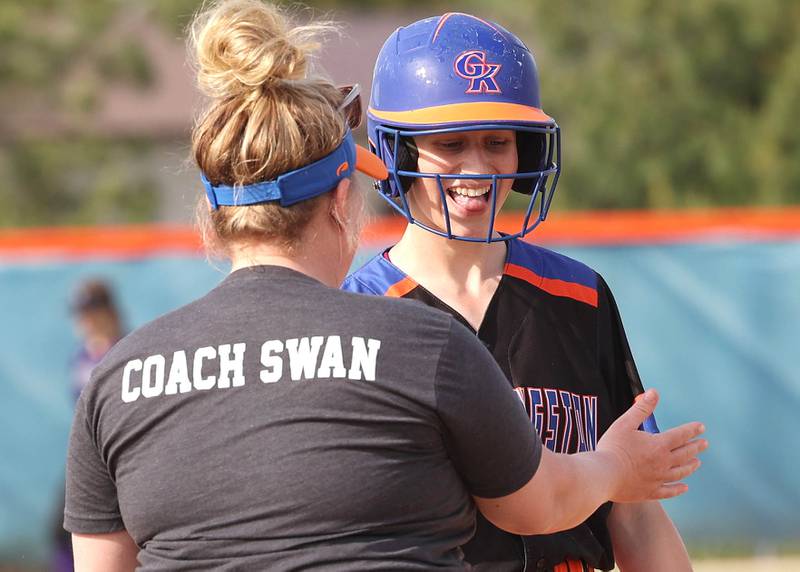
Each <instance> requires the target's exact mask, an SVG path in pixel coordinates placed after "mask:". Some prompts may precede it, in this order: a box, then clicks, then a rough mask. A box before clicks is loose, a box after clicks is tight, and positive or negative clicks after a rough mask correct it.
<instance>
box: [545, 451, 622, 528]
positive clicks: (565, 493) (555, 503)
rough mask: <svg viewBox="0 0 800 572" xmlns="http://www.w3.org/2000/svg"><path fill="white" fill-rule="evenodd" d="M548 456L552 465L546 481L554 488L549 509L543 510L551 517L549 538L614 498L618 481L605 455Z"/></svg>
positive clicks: (551, 490)
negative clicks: (553, 533)
mask: <svg viewBox="0 0 800 572" xmlns="http://www.w3.org/2000/svg"><path fill="white" fill-rule="evenodd" d="M546 455H547V457H548V461H547V463H548V465H550V467H548V473H549V474H548V475H547V476H546V478H547V479H548V480H549V481H550V482H551V483H552V484H553V486H552V487H550V494H548V495H547V497H548V498H547V503H546V505H547V506H546V507H543V508H545V510H546V511H547V512H546V514H547V515H549V519H548V521H549V522H547V526H546V530H545V532H544V534H549V533H552V532H557V531H559V530H566V529H569V528H573V527H575V526H578V525H579V524H580V523H582V522H583V521H585V520H586V519H587V518H588V517H589V516H590V515H591V514H592V513H593V512H594V511H596V510H597V508H598V507H599V506H600V505H602V504H603V503H605V502H606V501H608V499H609V498H611V496H612V494H613V491H614V487H615V486H616V480H615V473H614V470H613V466H612V463H611V461H610V460H609V459H608V457H607V456H606V454H605V453H601V452H598V451H593V452H591V453H578V454H574V455H557V454H555V453H551V452H550V451H547V453H546ZM543 458H544V455H543ZM541 476H542V477H545V475H544V474H543V475H541ZM534 480H536V479H535V478H534ZM538 534H542V533H538Z"/></svg>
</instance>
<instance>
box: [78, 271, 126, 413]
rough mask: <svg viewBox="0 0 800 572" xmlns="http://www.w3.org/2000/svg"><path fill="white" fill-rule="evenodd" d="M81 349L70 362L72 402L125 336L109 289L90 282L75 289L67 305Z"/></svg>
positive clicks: (98, 280) (100, 283)
mask: <svg viewBox="0 0 800 572" xmlns="http://www.w3.org/2000/svg"><path fill="white" fill-rule="evenodd" d="M70 311H71V313H72V316H73V319H74V322H75V328H76V330H77V332H78V336H79V337H80V340H81V347H80V349H79V350H78V352H77V353H76V354H75V356H74V358H73V361H72V393H73V397H74V398H75V400H77V399H78V397H79V396H80V393H81V391H83V388H84V387H85V386H86V384H87V383H89V377H90V375H91V373H92V370H93V369H94V367H95V366H96V365H97V364H98V363H100V360H101V359H103V356H104V355H106V352H108V350H110V349H111V347H112V346H113V345H114V344H115V343H117V342H118V341H119V340H120V339H122V336H123V335H124V329H123V326H122V318H121V316H120V312H119V309H118V308H117V304H116V303H115V301H114V295H113V292H112V290H111V287H110V286H109V285H108V284H107V283H106V282H105V281H103V280H100V279H91V280H87V281H85V282H83V283H82V284H80V286H79V287H78V288H77V289H76V291H75V293H74V295H73V297H72V301H71V303H70Z"/></svg>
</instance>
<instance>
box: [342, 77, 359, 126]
mask: <svg viewBox="0 0 800 572" xmlns="http://www.w3.org/2000/svg"><path fill="white" fill-rule="evenodd" d="M339 91H340V92H341V93H342V96H344V99H343V100H342V103H341V104H340V105H339V111H341V112H342V113H344V116H345V119H347V125H348V126H349V127H350V129H358V128H359V127H360V126H361V121H362V109H361V86H360V85H358V84H357V83H355V84H353V85H345V86H342V87H340V88H339Z"/></svg>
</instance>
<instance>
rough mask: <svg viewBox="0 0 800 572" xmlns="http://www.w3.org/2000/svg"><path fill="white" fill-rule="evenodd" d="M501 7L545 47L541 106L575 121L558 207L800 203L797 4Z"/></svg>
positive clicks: (504, 17) (577, 2)
mask: <svg viewBox="0 0 800 572" xmlns="http://www.w3.org/2000/svg"><path fill="white" fill-rule="evenodd" d="M500 10H503V11H504V12H505V13H504V14H497V15H496V16H497V18H498V19H499V20H500V21H501V22H520V24H514V25H511V26H509V27H510V28H511V29H513V30H515V31H517V32H520V35H521V36H523V38H524V39H525V40H526V41H527V42H528V43H529V45H530V46H531V47H532V48H533V49H534V51H535V53H536V54H537V63H538V64H539V71H540V75H541V81H542V92H543V94H542V98H543V106H544V108H545V110H546V111H547V112H548V113H550V114H551V115H553V116H554V117H556V119H557V120H558V121H559V124H560V125H561V127H562V130H563V141H564V160H563V165H564V174H563V177H562V179H561V183H563V186H561V189H560V191H559V195H560V196H559V198H558V204H559V205H560V206H564V205H568V206H572V207H581V208H605V207H614V208H619V207H639V208H640V207H656V208H657V207H693V206H707V205H742V204H759V205H774V204H787V203H798V202H800V134H798V130H797V128H796V127H795V126H796V125H797V120H796V119H795V118H794V113H793V111H792V108H793V107H796V105H797V102H798V101H800V5H798V4H797V3H796V2H793V1H791V0H738V1H734V0H694V1H693V2H662V1H658V0H617V1H615V2H591V1H588V0H563V1H561V2H557V3H544V2H541V3H537V4H536V5H535V6H533V7H528V8H526V9H525V10H523V11H522V12H520V11H513V12H512V11H511V6H509V5H508V4H506V5H504V7H503V8H500ZM526 20H527V21H528V22H530V24H531V25H530V27H528V26H525V25H524V24H521V22H522V21H526ZM561 183H560V185H561Z"/></svg>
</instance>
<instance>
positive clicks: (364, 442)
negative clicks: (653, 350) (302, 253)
mask: <svg viewBox="0 0 800 572" xmlns="http://www.w3.org/2000/svg"><path fill="white" fill-rule="evenodd" d="M540 455H541V449H540V445H539V440H538V439H537V438H536V436H535V434H534V432H533V430H532V425H531V423H530V420H529V419H528V418H527V415H526V413H525V409H524V408H523V406H522V403H521V402H520V401H519V399H518V398H517V397H516V395H515V394H514V392H513V391H512V389H511V387H510V385H509V384H508V382H507V381H506V378H505V376H504V375H503V374H502V372H501V371H500V370H499V369H498V367H497V365H496V364H495V361H494V360H493V359H492V357H491V356H490V355H489V353H488V352H487V351H486V350H485V348H484V347H483V346H482V345H481V343H480V342H479V341H478V340H477V339H476V338H475V336H473V335H471V334H470V333H469V332H468V331H467V330H466V328H464V327H463V326H461V325H460V324H458V323H457V322H456V321H455V320H453V319H452V318H451V317H450V316H448V315H446V314H444V313H442V312H439V311H437V310H433V309H430V308H427V307H425V306H423V305H422V304H419V303H417V302H413V301H408V300H394V299H388V298H378V297H372V296H362V295H358V294H351V293H348V292H343V291H340V290H336V289H333V288H328V287H326V286H324V285H322V284H321V283H319V282H317V281H315V280H314V279H312V278H309V277H308V276H305V275H303V274H300V273H298V272H295V271H293V270H290V269H287V268H283V267H278V266H259V267H254V268H247V269H242V270H238V271H236V272H234V273H232V274H231V275H230V276H228V277H227V278H226V279H225V280H224V281H223V282H222V283H221V284H220V285H219V286H218V287H217V288H215V289H214V290H212V291H211V292H210V293H209V294H207V295H206V296H204V297H203V298H201V299H199V300H197V301H195V302H193V303H191V304H189V305H187V306H184V307H183V308H180V309H179V310H176V311H175V312H172V313H170V314H167V315H165V316H163V317H161V318H159V319H157V320H155V321H154V322H152V323H150V324H148V325H146V326H144V327H143V328H141V329H139V330H137V331H135V332H133V333H132V334H131V335H129V336H128V337H126V338H125V339H123V340H122V341H121V342H119V343H118V344H117V345H116V346H115V347H114V348H113V349H112V350H111V351H110V352H109V354H108V355H107V356H106V358H105V359H104V360H103V361H102V363H101V364H100V365H99V366H98V367H97V368H96V369H95V371H94V373H93V376H92V380H91V381H90V383H89V385H88V386H87V388H86V389H85V390H84V391H83V393H82V395H81V398H80V401H79V403H78V407H77V412H76V415H75V420H74V423H73V427H72V434H71V437H70V447H69V455H68V463H67V502H66V510H65V519H64V526H65V528H66V529H67V530H69V531H71V532H74V533H84V534H98V533H107V532H113V531H117V530H122V529H126V530H127V531H128V532H129V533H130V535H131V536H132V537H133V539H134V540H135V542H136V544H137V545H138V546H139V547H140V549H141V550H140V553H139V562H140V564H141V567H142V569H144V570H201V569H202V570H206V569H214V570H267V569H269V570H281V571H284V570H429V569H432V568H438V569H443V570H463V569H465V567H466V565H465V564H463V563H462V561H461V551H460V549H459V548H458V547H459V546H460V545H462V544H464V543H465V542H466V541H467V540H468V539H469V538H470V536H471V535H472V533H473V527H474V518H475V507H474V504H473V502H472V498H471V495H477V496H482V497H498V496H504V495H507V494H510V493H512V492H514V491H516V490H518V489H519V488H520V487H521V486H522V485H524V484H525V483H527V482H528V481H529V480H530V478H531V477H532V476H533V474H534V473H535V471H536V468H537V467H538V463H539V458H540Z"/></svg>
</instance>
